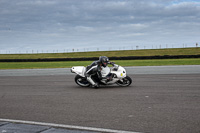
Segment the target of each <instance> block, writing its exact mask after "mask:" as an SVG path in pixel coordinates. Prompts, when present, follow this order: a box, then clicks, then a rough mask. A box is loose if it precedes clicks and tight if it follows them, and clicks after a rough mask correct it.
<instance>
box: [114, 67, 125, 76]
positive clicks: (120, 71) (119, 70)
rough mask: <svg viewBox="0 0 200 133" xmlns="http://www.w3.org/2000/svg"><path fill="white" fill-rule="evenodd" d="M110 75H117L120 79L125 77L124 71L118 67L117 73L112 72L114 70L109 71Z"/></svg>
mask: <svg viewBox="0 0 200 133" xmlns="http://www.w3.org/2000/svg"><path fill="white" fill-rule="evenodd" d="M111 73H114V74H116V75H117V78H119V79H122V78H124V77H126V70H125V69H124V68H123V67H121V66H119V67H118V70H117V71H114V69H112V70H111Z"/></svg>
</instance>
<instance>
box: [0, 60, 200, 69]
mask: <svg viewBox="0 0 200 133" xmlns="http://www.w3.org/2000/svg"><path fill="white" fill-rule="evenodd" d="M113 62H115V63H116V64H118V65H121V66H162V65H200V58H195V59H193V58H192V59H162V60H160V59H156V60H116V61H113ZM91 63H92V61H65V62H0V69H37V68H70V67H72V66H87V65H89V64H91Z"/></svg>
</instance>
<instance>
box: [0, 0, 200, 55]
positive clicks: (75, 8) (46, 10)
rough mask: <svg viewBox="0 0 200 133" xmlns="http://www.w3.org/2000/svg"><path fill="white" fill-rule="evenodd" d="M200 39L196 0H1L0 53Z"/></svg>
mask: <svg viewBox="0 0 200 133" xmlns="http://www.w3.org/2000/svg"><path fill="white" fill-rule="evenodd" d="M196 43H199V44H200V0H0V52H1V53H5V52H8V51H9V52H10V53H12V52H19V51H20V52H31V51H32V50H33V51H34V52H36V51H40V52H41V51H42V50H43V52H47V51H48V52H53V50H54V52H55V51H59V52H64V51H65V52H66V51H72V49H75V51H77V49H79V51H84V50H85V51H86V50H108V49H110V50H114V49H116V50H119V49H136V47H137V46H138V48H160V47H162V48H166V47H168V48H170V47H183V46H187V47H189V46H193V47H194V46H195V44H196Z"/></svg>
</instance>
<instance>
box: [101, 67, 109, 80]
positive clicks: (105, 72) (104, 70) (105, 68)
mask: <svg viewBox="0 0 200 133" xmlns="http://www.w3.org/2000/svg"><path fill="white" fill-rule="evenodd" d="M101 69H102V70H101V75H102V77H106V76H107V75H108V74H109V73H110V68H109V67H108V66H106V67H101Z"/></svg>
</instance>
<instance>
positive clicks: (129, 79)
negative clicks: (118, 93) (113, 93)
mask: <svg viewBox="0 0 200 133" xmlns="http://www.w3.org/2000/svg"><path fill="white" fill-rule="evenodd" d="M122 80H123V82H122V81H120V80H119V81H117V82H116V84H117V85H119V86H129V85H130V84H131V83H132V79H131V78H130V77H129V76H126V77H125V78H123V79H122Z"/></svg>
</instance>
